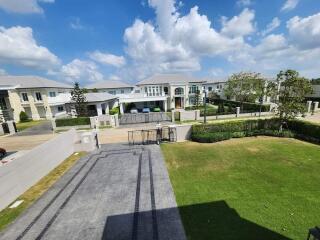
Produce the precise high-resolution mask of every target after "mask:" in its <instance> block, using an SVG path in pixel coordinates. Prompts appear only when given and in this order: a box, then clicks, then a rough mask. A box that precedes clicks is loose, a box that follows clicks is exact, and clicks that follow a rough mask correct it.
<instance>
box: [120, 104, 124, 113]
mask: <svg viewBox="0 0 320 240" xmlns="http://www.w3.org/2000/svg"><path fill="white" fill-rule="evenodd" d="M119 105H120V113H121V114H124V110H123V103H119Z"/></svg>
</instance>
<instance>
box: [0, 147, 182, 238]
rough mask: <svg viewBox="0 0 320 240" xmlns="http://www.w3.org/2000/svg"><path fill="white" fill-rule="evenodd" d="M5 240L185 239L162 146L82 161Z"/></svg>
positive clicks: (117, 150) (107, 150) (111, 151)
mask: <svg viewBox="0 0 320 240" xmlns="http://www.w3.org/2000/svg"><path fill="white" fill-rule="evenodd" d="M0 239H6V240H9V239H106V240H121V239H130V240H131V239H137V240H138V239H150V240H151V239H153V240H160V239H161V240H162V239H163V240H170V239H175V240H180V239H181V240H182V239H186V237H185V233H184V229H183V225H182V223H181V219H180V216H179V211H178V209H177V207H176V202H175V197H174V194H173V191H172V187H171V184H170V180H169V177H168V173H167V170H166V167H165V163H164V160H163V157H162V154H161V151H160V148H159V146H143V147H142V146H141V147H140V146H131V147H130V146H127V145H122V144H113V145H104V146H103V147H102V149H100V150H99V151H97V152H95V153H93V154H91V155H90V156H87V157H85V158H82V159H80V160H79V161H78V162H77V163H76V165H75V166H74V167H73V168H72V169H71V170H70V171H69V172H68V173H67V174H65V175H64V176H63V177H62V178H61V179H60V180H59V181H58V182H57V183H56V184H55V185H54V186H53V187H52V188H51V189H50V190H49V191H48V192H47V193H45V194H44V195H43V196H42V197H41V198H40V199H39V200H38V201H37V202H36V203H35V204H34V205H33V206H31V207H30V208H29V209H28V210H27V211H26V212H25V213H24V214H23V215H22V216H21V217H20V218H19V219H17V220H16V221H15V222H14V223H13V224H12V225H11V226H9V227H8V228H7V230H6V231H5V232H3V233H2V234H1V235H0Z"/></svg>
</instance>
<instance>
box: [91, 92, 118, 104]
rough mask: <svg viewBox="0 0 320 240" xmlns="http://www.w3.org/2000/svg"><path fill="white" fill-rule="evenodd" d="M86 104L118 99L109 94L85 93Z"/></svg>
mask: <svg viewBox="0 0 320 240" xmlns="http://www.w3.org/2000/svg"><path fill="white" fill-rule="evenodd" d="M85 96H86V100H87V102H105V101H108V100H112V99H117V98H118V97H117V96H115V95H112V94H109V93H105V92H101V93H86V94H85Z"/></svg>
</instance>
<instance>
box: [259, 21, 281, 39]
mask: <svg viewBox="0 0 320 240" xmlns="http://www.w3.org/2000/svg"><path fill="white" fill-rule="evenodd" d="M280 24H281V21H280V19H279V18H277V17H275V18H273V19H272V21H271V22H270V23H269V24H268V25H267V28H266V29H265V30H263V31H262V32H261V35H262V36H265V35H267V34H269V33H271V32H272V31H273V30H275V29H276V28H278V27H279V26H280Z"/></svg>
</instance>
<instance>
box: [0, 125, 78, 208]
mask: <svg viewBox="0 0 320 240" xmlns="http://www.w3.org/2000/svg"><path fill="white" fill-rule="evenodd" d="M76 141H78V135H77V132H76V131H75V130H74V129H71V130H69V131H68V132H65V133H63V134H61V135H59V136H57V137H55V138H54V139H52V140H50V141H48V142H45V143H43V144H41V145H39V146H37V147H35V148H34V149H32V150H31V151H30V152H28V153H26V154H25V155H23V156H21V157H20V158H17V159H15V160H14V161H12V162H10V163H9V164H6V165H4V166H2V167H0V210H2V209H4V208H5V207H7V206H8V205H9V204H10V203H11V202H12V201H14V200H15V199H16V198H17V197H19V196H20V195H21V194H22V193H24V192H25V191H26V190H28V189H29V188H30V187H32V186H33V185H34V184H36V183H37V182H38V181H39V180H40V179H41V178H43V177H44V176H46V175H47V174H48V173H49V172H50V171H51V170H53V169H54V168H55V167H57V166H58V165H59V164H60V163H61V162H63V161H64V160H65V159H66V158H67V157H69V156H70V155H71V154H73V153H74V151H75V143H76Z"/></svg>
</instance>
